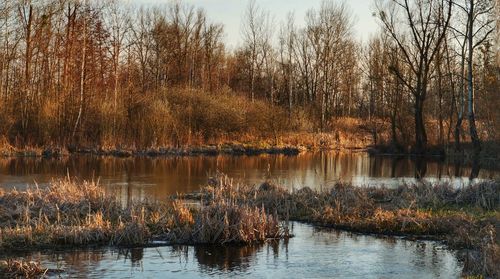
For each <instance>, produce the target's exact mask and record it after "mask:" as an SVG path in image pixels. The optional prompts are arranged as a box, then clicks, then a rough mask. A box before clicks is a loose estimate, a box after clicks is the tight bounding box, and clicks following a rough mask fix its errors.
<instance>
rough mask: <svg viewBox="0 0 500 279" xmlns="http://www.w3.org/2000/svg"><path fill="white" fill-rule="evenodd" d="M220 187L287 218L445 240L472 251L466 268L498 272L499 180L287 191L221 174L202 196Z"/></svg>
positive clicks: (216, 192)
mask: <svg viewBox="0 0 500 279" xmlns="http://www.w3.org/2000/svg"><path fill="white" fill-rule="evenodd" d="M219 192H223V193H224V194H225V195H228V198H230V199H231V200H233V201H234V202H235V203H237V204H240V205H247V206H250V207H256V206H262V207H263V208H265V209H266V211H267V212H268V213H273V212H275V213H277V215H278V216H281V217H282V218H283V219H288V218H289V219H290V220H297V221H305V222H310V223H314V224H317V225H321V226H328V227H334V228H339V229H346V230H349V231H355V232H361V233H376V234H385V235H402V236H408V237H411V238H415V237H417V238H426V239H435V240H444V241H446V242H447V243H448V244H449V245H450V246H451V247H453V248H456V249H468V250H470V251H473V252H471V253H468V254H466V255H463V256H462V258H463V259H469V260H468V262H469V263H470V264H468V265H466V266H465V269H464V274H482V275H486V276H491V277H495V276H498V275H499V274H500V270H499V267H498V265H497V264H496V263H498V262H499V260H500V257H499V253H498V249H499V246H498V243H496V242H495V238H496V233H497V232H496V229H495V227H494V226H493V225H494V223H495V222H496V223H498V222H500V221H499V219H498V212H499V211H500V184H499V183H495V182H485V183H480V184H477V185H474V186H471V187H467V188H461V189H454V188H452V187H451V186H450V185H447V184H439V185H426V184H421V185H403V186H401V187H399V188H397V189H386V188H360V187H354V186H351V185H349V184H341V183H339V184H337V185H334V187H333V188H332V189H330V190H328V191H321V192H320V191H314V190H311V189H309V188H304V189H301V190H299V191H289V190H287V189H285V188H283V187H280V186H279V185H274V184H272V183H269V182H267V183H264V184H263V185H261V186H260V187H259V188H255V187H251V186H248V185H237V184H234V183H232V182H231V180H230V179H228V178H227V177H224V176H220V177H218V178H217V179H213V186H211V187H205V188H204V189H203V191H202V198H203V199H204V200H213V199H216V197H217V196H218V195H219ZM491 216H493V218H492V217H491ZM471 256H473V257H472V258H470V257H471Z"/></svg>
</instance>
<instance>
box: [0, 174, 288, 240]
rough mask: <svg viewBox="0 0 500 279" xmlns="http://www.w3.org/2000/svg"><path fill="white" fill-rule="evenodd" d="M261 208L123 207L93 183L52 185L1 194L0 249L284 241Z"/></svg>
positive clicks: (225, 204)
mask: <svg viewBox="0 0 500 279" xmlns="http://www.w3.org/2000/svg"><path fill="white" fill-rule="evenodd" d="M286 236H287V235H286V233H285V230H283V229H282V228H281V224H280V223H279V222H278V221H277V218H276V217H275V216H270V215H267V214H266V213H265V211H264V210H263V209H261V208H260V207H249V206H247V205H239V204H236V203H233V202H231V201H230V200H228V199H224V198H220V199H218V200H217V201H213V202H211V203H208V204H206V205H204V206H202V207H201V208H200V209H194V208H188V207H187V206H186V205H185V204H184V203H182V202H181V201H172V202H163V203H160V202H152V201H146V202H143V203H135V204H133V205H131V206H130V207H129V208H122V207H121V205H120V204H119V203H118V202H117V201H116V200H115V199H114V197H112V196H107V195H106V194H105V193H104V191H103V189H102V188H101V187H100V186H99V185H98V183H94V182H81V183H76V182H73V181H70V180H63V181H56V182H53V183H51V185H50V186H49V188H47V189H39V188H35V189H28V190H27V191H23V192H19V191H15V190H14V191H10V192H4V193H0V250H2V249H18V248H19V247H23V248H25V249H32V248H36V247H53V246H54V245H55V246H71V247H73V246H86V245H118V246H144V245H147V244H148V243H150V242H151V241H152V240H165V241H168V242H169V243H172V244H174V243H189V244H201V243H216V244H217V243H218V244H225V243H235V242H237V243H251V242H262V241H265V240H266V239H269V238H281V237H286Z"/></svg>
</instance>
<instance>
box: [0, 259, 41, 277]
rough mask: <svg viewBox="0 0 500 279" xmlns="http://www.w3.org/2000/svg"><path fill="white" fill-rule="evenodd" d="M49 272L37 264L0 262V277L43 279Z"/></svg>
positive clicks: (13, 261) (11, 261)
mask: <svg viewBox="0 0 500 279" xmlns="http://www.w3.org/2000/svg"><path fill="white" fill-rule="evenodd" d="M49 272H50V271H49V269H47V268H43V267H42V266H41V265H40V263H38V262H26V261H16V260H7V261H0V274H1V275H0V277H5V278H44V277H45V276H46V275H47V274H48V273H49Z"/></svg>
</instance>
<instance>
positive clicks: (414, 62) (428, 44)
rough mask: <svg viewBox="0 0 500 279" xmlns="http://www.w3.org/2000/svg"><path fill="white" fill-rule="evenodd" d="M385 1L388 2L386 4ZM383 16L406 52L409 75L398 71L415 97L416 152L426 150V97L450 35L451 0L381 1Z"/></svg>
mask: <svg viewBox="0 0 500 279" xmlns="http://www.w3.org/2000/svg"><path fill="white" fill-rule="evenodd" d="M384 4H385V5H384ZM378 11H379V13H378V14H379V18H380V20H381V22H382V24H383V26H384V29H385V30H386V31H387V32H388V33H389V34H390V36H391V37H392V39H393V40H394V42H395V43H396V44H397V46H398V48H399V49H400V50H401V52H402V54H403V57H404V59H403V61H404V63H406V64H407V65H408V66H409V67H410V69H411V71H412V76H411V77H405V76H404V75H403V74H402V73H400V72H398V71H396V70H395V71H393V72H394V74H395V75H396V76H397V77H398V78H399V79H400V80H401V82H402V83H403V84H405V86H406V87H407V88H408V89H409V90H410V92H411V93H412V95H413V98H414V119H415V150H414V151H415V152H416V153H417V154H424V153H425V152H426V148H427V133H426V129H425V122H424V108H425V100H426V98H427V93H428V86H429V81H430V78H431V74H432V72H433V68H432V63H433V62H434V59H435V56H436V54H437V52H438V50H439V49H440V47H441V44H442V42H443V40H444V38H445V36H446V32H447V30H448V26H449V23H450V19H451V16H452V3H451V0H429V1H420V0H417V1H410V0H387V1H383V2H379V4H378Z"/></svg>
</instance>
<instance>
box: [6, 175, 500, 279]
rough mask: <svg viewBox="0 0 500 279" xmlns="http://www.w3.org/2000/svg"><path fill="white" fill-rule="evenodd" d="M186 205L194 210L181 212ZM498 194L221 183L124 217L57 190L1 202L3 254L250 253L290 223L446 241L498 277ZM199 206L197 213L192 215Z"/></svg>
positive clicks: (70, 185) (497, 188) (97, 194)
mask: <svg viewBox="0 0 500 279" xmlns="http://www.w3.org/2000/svg"><path fill="white" fill-rule="evenodd" d="M187 198H189V199H190V200H191V201H193V200H194V201H195V203H194V205H195V206H193V203H186V202H183V201H184V200H186V199H187ZM499 199H500V184H498V183H494V182H488V183H481V184H477V185H474V186H471V187H468V188H463V189H453V188H451V187H450V186H449V185H424V184H422V185H414V186H401V187H399V188H398V189H392V190H390V189H385V188H360V187H353V186H350V185H346V184H337V185H335V187H333V188H332V189H331V190H329V191H313V190H311V189H309V188H303V189H301V190H299V191H290V190H287V189H285V188H283V187H280V186H278V185H274V184H271V183H264V184H262V185H261V186H260V187H257V188H256V187H253V186H249V185H242V184H236V183H234V182H233V181H232V180H231V179H229V178H227V177H224V176H222V175H219V176H217V177H214V178H213V179H211V180H210V181H209V185H208V186H206V187H204V188H203V189H202V191H201V192H200V193H198V194H196V195H189V196H182V195H181V196H176V197H174V198H172V199H170V200H169V201H144V202H140V203H134V204H132V205H129V206H128V207H127V208H123V207H122V205H120V204H119V202H118V201H117V200H116V199H115V198H114V197H113V196H109V195H106V194H105V193H104V191H103V190H102V188H101V187H99V185H97V184H96V183H84V182H82V183H77V182H73V181H69V180H66V181H59V182H54V183H52V184H51V186H50V187H49V188H47V189H32V190H28V191H24V192H17V191H9V192H4V193H1V194H0V250H3V251H15V250H18V249H19V247H25V248H24V249H28V250H37V249H43V248H48V247H50V248H51V249H54V247H62V248H64V247H72V248H74V247H88V246H95V245H104V246H106V245H111V246H127V247H130V246H139V247H143V246H147V245H151V244H155V243H156V245H158V243H161V244H162V245H171V244H192V245H193V244H204V243H212V244H226V245H227V244H231V243H240V244H244V243H246V244H249V243H255V242H263V241H267V240H269V239H274V238H287V237H290V235H289V234H288V230H287V222H286V221H287V220H295V221H302V222H307V223H312V224H316V225H318V226H325V227H333V228H338V229H343V230H348V231H354V232H359V233H364V234H366V233H368V234H373V233H374V234H382V235H399V236H405V237H407V238H409V239H433V240H439V241H445V242H446V243H447V244H448V246H449V247H451V248H453V249H457V250H459V251H461V253H460V254H461V259H462V260H463V262H464V274H466V275H484V276H486V277H488V276H490V277H495V276H498V274H499V273H498V272H499V271H498V266H497V265H496V263H498V260H499V259H500V258H499V257H500V250H499V243H498V237H497V230H498V224H499V205H500V201H499ZM197 205H199V206H197Z"/></svg>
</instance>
